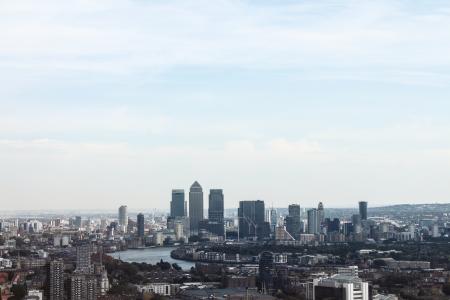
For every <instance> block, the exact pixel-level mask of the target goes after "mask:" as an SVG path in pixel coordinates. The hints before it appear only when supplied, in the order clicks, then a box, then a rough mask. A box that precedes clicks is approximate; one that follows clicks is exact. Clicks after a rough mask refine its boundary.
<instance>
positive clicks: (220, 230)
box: [208, 189, 225, 236]
mask: <svg viewBox="0 0 450 300" xmlns="http://www.w3.org/2000/svg"><path fill="white" fill-rule="evenodd" d="M223 202H224V201H223V191H222V190H221V189H211V190H210V191H209V207H208V220H209V224H208V226H209V231H210V232H212V233H214V234H217V235H218V236H224V231H225V230H224V223H223V214H224V204H223Z"/></svg>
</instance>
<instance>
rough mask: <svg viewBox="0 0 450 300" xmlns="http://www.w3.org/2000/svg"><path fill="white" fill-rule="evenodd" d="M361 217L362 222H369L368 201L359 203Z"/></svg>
mask: <svg viewBox="0 0 450 300" xmlns="http://www.w3.org/2000/svg"><path fill="white" fill-rule="evenodd" d="M359 215H360V216H361V220H367V202H366V201H360V202H359Z"/></svg>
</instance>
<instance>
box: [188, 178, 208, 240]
mask: <svg viewBox="0 0 450 300" xmlns="http://www.w3.org/2000/svg"><path fill="white" fill-rule="evenodd" d="M203 219H204V217H203V189H202V187H201V185H200V184H199V183H198V182H197V181H196V182H194V183H193V184H192V186H191V188H190V190H189V220H190V222H189V223H190V226H189V227H190V232H191V234H190V235H191V236H192V235H198V229H199V223H200V221H202V220H203Z"/></svg>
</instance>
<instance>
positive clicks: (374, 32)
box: [0, 0, 450, 210]
mask: <svg viewBox="0 0 450 300" xmlns="http://www.w3.org/2000/svg"><path fill="white" fill-rule="evenodd" d="M0 26H1V28H2V29H3V30H0V66H1V68H0V80H1V82H2V84H0V199H1V200H2V203H3V205H4V206H5V209H8V210H9V209H11V210H17V209H33V210H34V209H43V210H50V209H58V210H59V209H75V208H80V209H82V210H84V209H89V208H98V207H103V208H105V209H116V208H117V207H118V206H119V205H122V204H126V205H128V207H137V208H145V207H148V208H150V209H151V208H157V209H167V208H168V207H169V203H170V200H171V190H172V189H178V188H183V189H185V191H186V200H188V190H189V187H190V185H191V184H192V183H193V182H194V181H195V180H197V181H199V183H200V184H201V185H202V187H203V191H204V200H205V205H206V207H207V202H208V201H207V194H208V191H209V189H211V188H222V189H223V190H224V195H225V207H227V208H230V207H231V208H232V207H237V206H238V202H239V201H240V200H251V199H262V200H264V201H265V202H266V206H268V207H269V206H271V205H272V204H274V206H277V207H287V205H288V204H290V203H300V205H301V206H303V207H313V206H316V205H317V203H318V202H319V201H322V202H323V203H324V205H325V207H345V208H351V207H357V203H358V201H368V202H369V206H384V205H392V204H413V203H448V202H450V186H449V184H448V183H449V182H450V118H449V117H448V116H449V113H450V101H449V99H448V97H449V95H450V75H449V74H450V56H449V55H448V53H450V30H448V28H450V3H449V2H447V1H433V2H423V3H421V2H409V1H400V0H399V1H345V2H344V1H342V2H341V1H331V0H330V1H320V2H319V1H312V0H310V1H298V2H297V1H290V0H282V1H268V0H263V1H252V0H248V1H235V0H221V1H217V2H216V1H214V2H212V1H205V0H200V1H189V0H187V1H151V2H145V1H131V0H123V1H118V0H117V1H116V0H112V1H86V0H80V1H78V0H76V1H71V2H61V1H56V0H52V1H47V0H44V1H29V0H28V1H3V2H1V3H0Z"/></svg>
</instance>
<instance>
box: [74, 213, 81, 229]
mask: <svg viewBox="0 0 450 300" xmlns="http://www.w3.org/2000/svg"><path fill="white" fill-rule="evenodd" d="M81 225H82V223H81V217H80V216H76V217H75V227H76V228H77V229H80V228H81Z"/></svg>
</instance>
